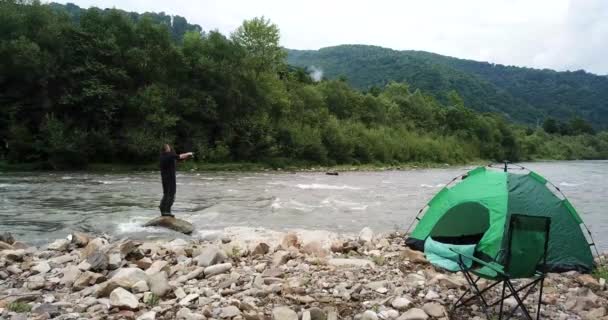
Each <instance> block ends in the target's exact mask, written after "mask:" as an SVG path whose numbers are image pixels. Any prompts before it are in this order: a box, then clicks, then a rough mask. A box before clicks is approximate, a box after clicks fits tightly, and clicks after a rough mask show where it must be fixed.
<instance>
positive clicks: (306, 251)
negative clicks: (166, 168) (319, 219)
mask: <svg viewBox="0 0 608 320" xmlns="http://www.w3.org/2000/svg"><path fill="white" fill-rule="evenodd" d="M0 240H1V241H0V319H15V320H16V319H49V318H53V319H139V320H149V319H182V320H190V319H192V320H196V319H218V320H265V319H275V320H337V319H357V320H378V319H380V320H389V319H397V320H408V319H409V320H415V319H448V314H447V310H449V307H450V305H451V304H452V303H453V302H454V301H455V300H456V299H457V297H458V296H459V295H460V294H461V293H462V292H463V290H464V289H465V288H466V286H465V285H466V283H465V280H464V277H463V276H462V275H460V274H450V273H443V272H442V271H440V270H437V269H435V268H433V267H432V266H431V265H429V264H428V263H427V262H426V260H425V259H424V256H423V255H422V254H421V253H419V252H415V251H411V250H409V249H407V248H406V247H405V246H404V241H403V235H402V234H398V233H394V234H387V235H378V234H374V233H373V232H372V231H371V230H369V229H368V228H365V229H364V230H362V231H361V233H360V234H359V235H358V236H334V237H324V238H318V239H314V238H313V239H306V237H303V236H301V235H298V234H296V233H287V234H281V233H272V239H267V238H259V239H256V238H252V237H249V238H242V237H239V236H238V234H230V233H226V234H224V235H222V236H219V237H216V238H214V239H207V240H201V239H197V240H183V239H174V240H171V241H168V240H164V241H160V240H158V241H136V240H129V239H110V238H106V237H93V236H89V235H85V234H81V233H73V234H71V235H69V236H68V237H67V239H60V240H57V241H54V242H53V243H50V244H48V245H47V246H44V247H41V248H36V247H31V246H28V245H26V244H24V243H21V242H19V241H15V240H14V239H12V237H10V236H3V237H1V238H0ZM483 285H484V284H483V283H482V286H483ZM498 293H499V292H498V289H497V291H495V292H492V293H491V294H493V295H496V294H498ZM536 297H538V296H537V293H536V292H535V293H533V294H531V295H530V296H529V297H528V300H530V301H533V300H534V299H535V298H536ZM514 302H515V301H514V300H513V301H511V300H507V302H506V305H507V306H513V305H514ZM607 302H608V291H606V284H605V280H604V279H601V278H600V279H599V280H598V279H596V278H594V277H592V276H591V275H580V274H577V273H567V274H559V275H558V274H550V275H549V277H548V279H547V280H546V282H545V294H544V303H545V304H544V305H543V307H542V314H543V316H544V317H543V318H544V319H608V316H606V311H607V310H606V306H607ZM530 303H531V305H534V303H533V302H530ZM481 316H482V313H481V310H480V309H479V307H478V304H476V303H475V304H472V305H470V306H469V307H468V308H467V309H464V310H462V311H460V312H458V313H457V314H455V315H454V316H453V317H452V318H453V319H477V318H483V317H481Z"/></svg>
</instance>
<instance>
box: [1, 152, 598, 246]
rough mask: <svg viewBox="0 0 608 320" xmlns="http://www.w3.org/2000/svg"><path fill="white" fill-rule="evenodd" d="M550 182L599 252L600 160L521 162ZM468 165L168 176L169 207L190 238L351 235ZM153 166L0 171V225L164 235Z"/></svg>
mask: <svg viewBox="0 0 608 320" xmlns="http://www.w3.org/2000/svg"><path fill="white" fill-rule="evenodd" d="M523 165H524V166H526V167H528V168H530V169H532V170H534V171H536V172H538V173H540V174H541V175H543V176H545V177H546V178H548V179H549V180H550V181H552V182H553V183H554V184H555V185H557V186H559V187H560V188H561V190H562V191H563V192H564V193H565V194H566V196H567V197H568V198H569V199H570V201H571V202H572V203H573V204H574V206H575V207H576V208H577V209H578V211H579V212H580V213H581V216H582V218H583V220H585V222H586V224H587V225H588V227H589V229H591V231H592V233H593V235H594V237H595V240H596V242H597V245H598V247H599V249H600V250H602V251H607V250H608V161H572V162H537V163H524V164H523ZM471 168H472V167H449V168H443V169H414V170H405V171H383V172H344V173H341V174H340V175H339V176H329V175H325V174H324V173H307V172H296V173H287V172H256V173H247V172H238V173H185V172H182V173H178V177H177V181H178V186H177V189H178V190H177V198H176V202H175V205H174V206H173V211H174V213H175V214H176V215H177V216H178V217H181V218H184V219H186V220H188V221H191V222H192V223H193V224H194V226H195V228H196V233H195V236H197V235H199V236H200V235H202V234H205V233H208V232H213V231H214V230H221V229H224V228H227V227H251V228H264V229H269V230H287V229H305V230H327V231H335V232H347V233H348V232H358V231H359V230H360V229H361V228H363V227H365V226H369V227H371V228H372V229H373V230H374V231H392V230H395V229H400V230H404V229H405V228H406V227H407V226H408V225H409V223H410V222H411V221H412V219H413V218H414V217H415V215H416V213H417V211H418V210H419V209H420V208H421V207H422V206H424V204H425V203H426V202H427V201H428V200H430V198H431V197H432V196H433V195H434V194H435V193H436V192H437V191H439V190H440V189H441V188H442V187H443V186H444V185H445V184H446V183H448V182H449V181H450V180H451V179H452V178H453V177H455V176H458V175H460V174H462V173H464V172H466V171H467V170H470V169H471ZM161 193H162V191H161V184H160V175H159V173H158V172H137V173H128V174H126V173H120V174H99V173H82V172H79V173H66V172H61V173H58V172H49V173H41V172H23V173H12V172H11V173H0V232H6V231H9V232H11V233H13V235H15V237H16V238H19V239H20V240H24V241H28V242H31V243H42V242H45V241H48V240H52V239H56V238H63V237H65V236H66V235H67V234H68V233H69V232H70V231H71V230H80V231H85V232H92V233H107V234H110V235H114V236H119V237H123V236H124V237H126V236H129V237H162V236H174V234H171V233H169V232H167V231H164V230H161V229H156V228H143V227H142V224H143V223H144V222H145V221H147V220H150V219H151V218H153V217H156V216H157V215H158V214H159V213H158V205H159V200H160V197H161Z"/></svg>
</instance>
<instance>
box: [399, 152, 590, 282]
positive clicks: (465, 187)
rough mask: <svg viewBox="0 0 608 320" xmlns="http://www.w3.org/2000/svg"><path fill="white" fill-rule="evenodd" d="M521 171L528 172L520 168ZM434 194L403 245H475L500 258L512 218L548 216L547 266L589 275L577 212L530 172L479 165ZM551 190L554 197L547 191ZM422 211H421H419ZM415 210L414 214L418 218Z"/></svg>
mask: <svg viewBox="0 0 608 320" xmlns="http://www.w3.org/2000/svg"><path fill="white" fill-rule="evenodd" d="M519 168H520V169H521V170H519V171H523V170H527V169H525V168H523V167H519ZM459 178H461V181H459V182H457V183H455V184H452V182H455V181H456V180H457V179H458V178H456V179H454V180H452V182H451V183H450V184H448V185H447V186H446V187H444V188H443V189H442V190H441V191H439V192H438V193H437V194H436V195H435V196H434V197H433V198H432V199H431V201H430V202H429V203H428V204H427V206H426V207H425V208H428V209H427V210H426V212H424V215H423V216H422V217H418V216H417V217H416V220H418V224H417V225H416V228H415V229H414V230H413V232H412V233H411V234H410V236H409V238H408V239H407V240H406V244H407V245H408V246H409V247H411V248H413V249H416V250H419V251H423V250H424V242H425V240H426V239H427V238H428V237H432V239H433V240H436V241H440V242H444V243H452V244H454V243H456V244H458V243H460V244H463V243H467V244H471V243H475V244H477V246H476V248H475V255H476V256H478V257H480V258H482V259H483V258H495V259H497V260H500V258H501V257H500V256H499V253H501V252H503V251H504V250H503V249H505V246H506V243H505V242H506V241H505V239H506V236H505V235H506V234H507V232H508V230H506V229H507V228H508V221H509V219H508V218H509V217H510V215H511V214H524V215H529V216H543V217H550V218H551V232H550V234H549V239H550V240H549V246H548V257H547V267H548V269H549V271H551V272H564V271H570V270H576V271H579V272H591V270H592V269H593V255H592V253H591V248H590V247H591V245H593V244H589V242H588V241H587V239H586V238H585V235H584V233H583V230H582V227H585V226H584V224H583V221H582V219H581V218H580V216H579V214H578V213H577V212H576V210H575V209H574V207H573V206H572V204H571V203H570V202H569V201H568V199H566V198H565V196H563V194H562V193H561V191H559V189H558V188H557V187H555V186H553V185H552V184H550V182H548V181H547V180H546V179H545V178H543V177H542V176H540V175H538V174H537V173H535V172H533V171H528V170H527V172H526V173H523V174H522V173H515V172H514V170H507V165H506V164H505V167H504V170H500V171H499V170H494V169H492V167H491V166H487V167H478V168H476V169H474V170H471V171H469V172H468V173H467V174H465V175H463V176H461V177H459ZM551 188H554V189H555V190H556V191H557V194H556V193H554V192H553V191H551ZM423 210H424V208H423ZM423 210H420V212H419V213H418V215H421V214H422V212H423Z"/></svg>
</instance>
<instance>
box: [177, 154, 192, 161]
mask: <svg viewBox="0 0 608 320" xmlns="http://www.w3.org/2000/svg"><path fill="white" fill-rule="evenodd" d="M191 157H194V152H186V153H182V154H180V155H179V159H180V160H184V159H188V158H191Z"/></svg>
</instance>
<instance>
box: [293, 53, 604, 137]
mask: <svg viewBox="0 0 608 320" xmlns="http://www.w3.org/2000/svg"><path fill="white" fill-rule="evenodd" d="M288 53H289V55H288V62H289V63H290V64H292V65H294V66H299V67H310V66H315V67H318V68H321V69H322V70H323V72H324V75H325V77H327V78H337V77H340V76H344V77H346V79H347V80H348V82H349V83H351V84H352V85H353V86H355V87H357V88H359V89H362V90H368V89H370V88H372V87H373V86H384V85H385V84H387V83H389V82H391V81H404V82H407V83H409V84H410V85H411V86H412V87H414V88H419V89H421V90H424V91H426V92H430V93H432V94H433V95H435V97H436V98H437V99H439V100H441V101H443V102H446V100H447V95H446V93H447V92H449V91H450V90H455V91H457V92H458V93H459V94H460V95H461V96H462V97H463V99H464V101H465V103H466V104H467V105H468V106H469V107H471V108H473V109H475V110H478V111H481V112H498V113H502V114H504V115H505V116H506V117H508V118H510V119H511V120H514V121H517V122H524V123H529V124H536V123H539V122H542V120H543V119H545V118H546V117H554V118H556V119H561V120H567V119H570V118H572V117H576V116H579V117H582V118H583V119H585V120H587V121H589V122H591V123H592V124H593V125H594V126H595V127H597V128H607V127H608V125H607V121H608V77H607V76H599V75H595V74H591V73H587V72H585V71H574V72H569V71H568V72H558V71H554V70H548V69H542V70H539V69H532V68H524V67H514V66H504V65H500V64H492V63H488V62H478V61H473V60H465V59H458V58H453V57H448V56H442V55H439V54H435V53H430V52H425V51H412V50H407V51H397V50H392V49H388V48H382V47H377V46H368V45H340V46H335V47H327V48H322V49H319V50H288Z"/></svg>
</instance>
